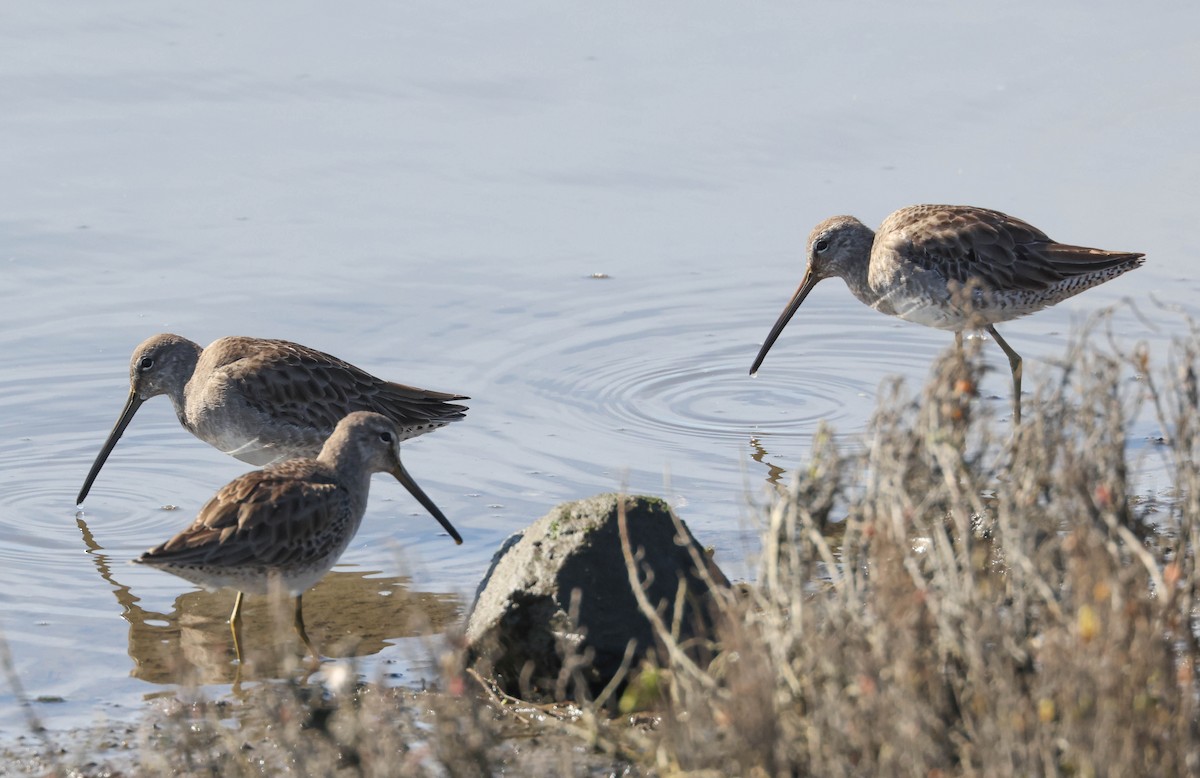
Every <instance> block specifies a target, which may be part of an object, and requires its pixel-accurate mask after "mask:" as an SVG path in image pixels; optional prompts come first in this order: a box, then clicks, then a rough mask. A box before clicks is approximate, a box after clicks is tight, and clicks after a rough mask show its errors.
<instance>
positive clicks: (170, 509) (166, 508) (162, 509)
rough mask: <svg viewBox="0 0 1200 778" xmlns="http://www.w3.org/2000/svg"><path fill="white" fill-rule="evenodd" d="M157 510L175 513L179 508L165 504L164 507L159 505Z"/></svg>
mask: <svg viewBox="0 0 1200 778" xmlns="http://www.w3.org/2000/svg"><path fill="white" fill-rule="evenodd" d="M158 509H159V510H160V511H177V510H179V506H178V505H172V504H170V503H167V504H166V505H160V506H159V508H158Z"/></svg>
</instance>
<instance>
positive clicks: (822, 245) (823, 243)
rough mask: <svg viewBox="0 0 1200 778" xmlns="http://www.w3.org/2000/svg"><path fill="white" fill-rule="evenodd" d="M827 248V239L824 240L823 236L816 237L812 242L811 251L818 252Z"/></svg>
mask: <svg viewBox="0 0 1200 778" xmlns="http://www.w3.org/2000/svg"><path fill="white" fill-rule="evenodd" d="M828 248H829V241H827V240H825V239H824V238H818V239H817V242H816V243H814V244H813V251H815V252H817V253H818V254H820V253H821V252H822V251H825V250H827V249H828Z"/></svg>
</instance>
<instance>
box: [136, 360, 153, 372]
mask: <svg viewBox="0 0 1200 778" xmlns="http://www.w3.org/2000/svg"><path fill="white" fill-rule="evenodd" d="M152 367H154V358H153V357H142V358H141V359H139V360H138V370H149V369H150V368H152Z"/></svg>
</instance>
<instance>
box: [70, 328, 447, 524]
mask: <svg viewBox="0 0 1200 778" xmlns="http://www.w3.org/2000/svg"><path fill="white" fill-rule="evenodd" d="M160 394H165V395H167V397H169V398H170V399H171V404H172V405H174V406H175V415H176V416H178V417H179V423H180V424H182V425H183V426H184V427H185V428H186V429H187V430H188V431H189V432H191V433H192V434H193V435H195V436H196V437H198V438H200V439H201V440H203V441H204V442H205V443H208V444H210V445H212V446H214V447H216V448H218V449H220V450H221V451H224V452H225V453H226V454H229V455H230V456H233V457H236V458H238V459H240V460H242V461H243V462H249V463H250V464H252V465H269V464H272V463H275V462H282V461H284V460H285V459H294V458H296V457H314V456H316V455H317V452H319V451H320V450H321V446H322V444H324V442H325V439H326V438H328V437H329V435H330V433H332V432H333V428H334V427H335V426H336V425H337V423H338V422H339V421H340V420H341V419H342V418H343V417H345V416H346V415H347V414H350V413H353V412H354V411H375V412H376V413H382V414H383V415H384V416H387V417H388V418H389V419H391V420H392V421H394V422H395V423H396V426H397V427H398V434H399V435H400V438H401V440H406V439H408V438H412V437H416V436H417V435H421V434H423V433H426V432H429V431H431V430H435V429H437V428H438V427H442V426H445V425H446V424H449V423H450V422H452V421H457V420H459V419H461V418H463V414H464V413H465V411H466V410H467V408H466V406H463V405H457V404H455V403H454V402H453V401H454V400H466V399H468V398H467V397H464V396H462V395H457V394H446V393H444V392H431V391H429V390H427V389H417V388H416V387H412V386H404V385H403V384H396V383H392V382H391V381H385V380H383V379H382V378H376V377H375V376H373V375H371V374H370V373H368V372H366V371H365V370H361V369H359V368H357V367H355V366H354V365H351V364H350V363H349V362H344V361H343V360H341V359H338V358H337V357H334V356H330V355H329V354H325V353H323V352H321V351H317V350H316V349H312V348H308V347H307V346H301V345H300V344H298V343H290V342H288V341H286V340H266V339H263V338H243V337H229V338H220V339H219V340H215V341H213V342H212V343H211V344H209V345H208V347H207V348H201V347H200V346H199V344H197V343H193V342H192V341H190V340H188V339H187V338H182V337H180V336H178V335H171V334H166V333H163V334H159V335H155V336H153V337H151V338H149V339H147V340H145V341H143V342H142V343H141V344H139V345H138V347H137V348H136V349H134V350H133V358H132V359H131V360H130V362H129V399H128V400H127V401H126V402H125V408H124V409H123V410H122V411H121V415H120V417H118V419H117V423H116V424H115V425H114V426H113V428H112V432H110V433H109V434H108V439H107V440H106V441H104V446H103V447H102V448H101V449H100V453H99V454H98V455H97V456H96V461H95V462H94V463H93V464H92V469H91V470H90V471H89V472H88V474H87V478H86V479H85V480H84V482H83V488H82V489H80V490H79V496H78V497H77V498H76V500H75V502H76V504H79V503H82V502H83V500H84V498H86V497H87V494H88V490H90V489H91V488H92V482H93V481H95V480H96V475H97V474H98V473H99V472H100V468H101V467H103V466H104V462H105V460H107V459H108V455H109V454H110V453H111V452H112V450H113V447H114V446H116V445H117V441H118V440H120V439H121V435H122V434H123V433H124V432H125V428H126V427H127V426H129V422H130V421H131V420H132V419H133V415H134V414H135V413H137V410H138V408H140V407H141V405H142V403H144V402H145V401H146V400H149V399H150V398H151V397H156V396H158V395H160Z"/></svg>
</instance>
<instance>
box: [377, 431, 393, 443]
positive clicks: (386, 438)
mask: <svg viewBox="0 0 1200 778" xmlns="http://www.w3.org/2000/svg"><path fill="white" fill-rule="evenodd" d="M379 439H380V440H382V441H383V442H384V443H387V444H389V445H391V443H392V440H393V437H392V433H390V432H387V431H384V432H381V433H379Z"/></svg>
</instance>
